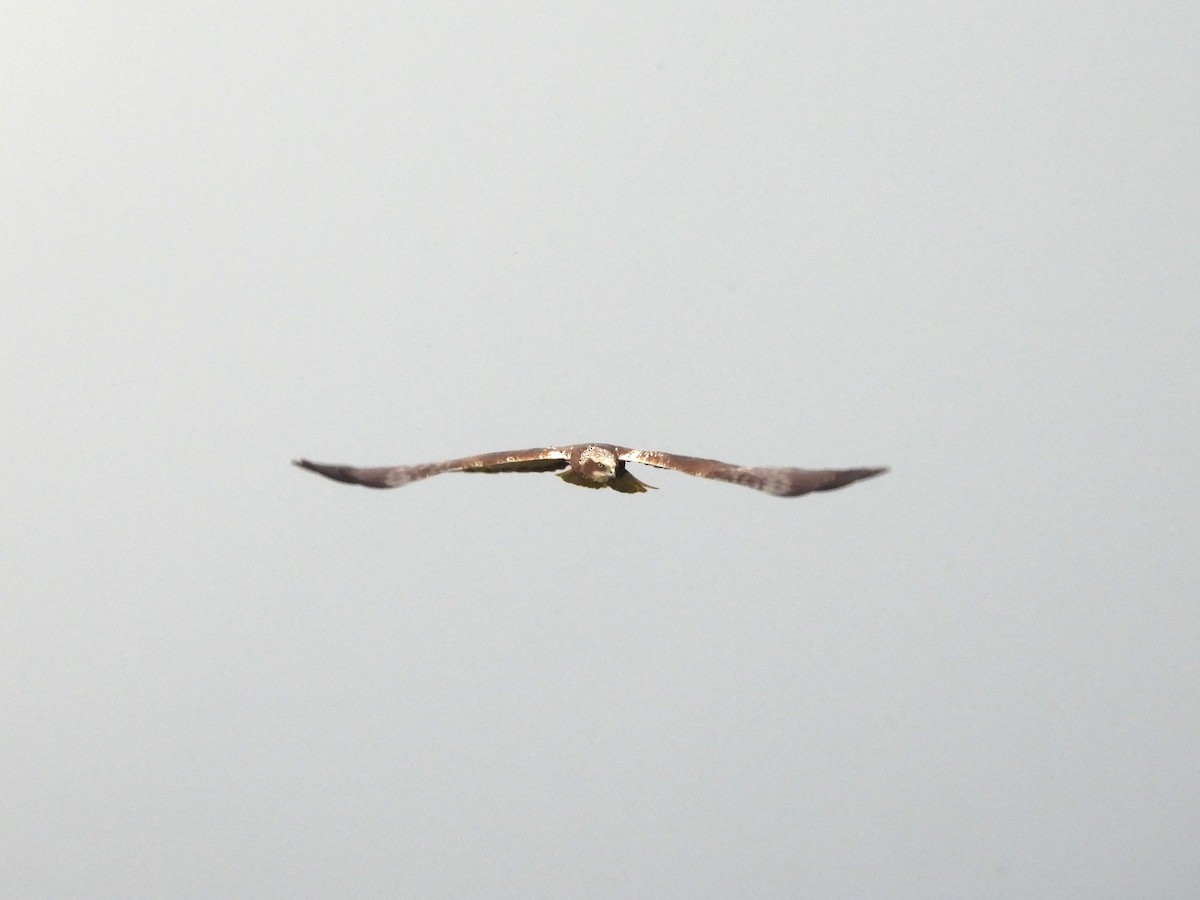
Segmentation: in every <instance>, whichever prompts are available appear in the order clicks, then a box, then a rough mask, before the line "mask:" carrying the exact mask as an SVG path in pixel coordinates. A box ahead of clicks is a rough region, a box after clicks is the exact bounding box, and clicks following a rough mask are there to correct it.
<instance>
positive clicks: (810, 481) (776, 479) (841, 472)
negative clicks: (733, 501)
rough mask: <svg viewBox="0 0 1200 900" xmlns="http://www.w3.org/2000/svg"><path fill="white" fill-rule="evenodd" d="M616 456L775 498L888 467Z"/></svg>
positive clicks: (640, 453) (649, 453) (641, 453)
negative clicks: (787, 465) (743, 463)
mask: <svg viewBox="0 0 1200 900" xmlns="http://www.w3.org/2000/svg"><path fill="white" fill-rule="evenodd" d="M617 456H618V457H619V458H620V459H623V460H625V461H626V462H639V463H644V464H645V465H647V466H655V467H657V468H659V469H674V470H675V471H676V472H685V473H687V474H688V475H696V476H698V477H700V478H711V479H713V480H714V481H727V482H729V483H730V484H740V485H742V486H743V487H748V488H754V489H755V490H757V491H766V492H767V493H768V494H774V495H775V496H776V497H799V496H800V495H801V494H810V493H812V492H813V491H832V490H834V489H835V488H840V487H845V486H846V485H848V484H853V483H854V482H856V481H861V480H862V479H864V478H870V477H871V476H872V475H881V474H883V473H884V472H886V471H887V468H875V469H792V468H747V467H746V466H735V465H733V464H731V463H726V462H721V461H719V460H716V459H700V458H699V457H696V456H681V455H680V454H678V453H661V452H659V451H657V450H630V449H628V448H625V447H618V448H617Z"/></svg>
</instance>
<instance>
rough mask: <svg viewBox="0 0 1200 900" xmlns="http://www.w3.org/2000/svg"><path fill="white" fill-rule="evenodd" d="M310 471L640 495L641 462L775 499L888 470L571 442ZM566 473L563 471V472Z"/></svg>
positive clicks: (379, 479) (380, 482) (350, 478)
mask: <svg viewBox="0 0 1200 900" xmlns="http://www.w3.org/2000/svg"><path fill="white" fill-rule="evenodd" d="M293 462H294V463H295V465H297V466H300V467H301V468H302V469H308V470H309V471H310V472H316V473H317V474H319V475H324V476H325V477H326V478H332V479H333V480H334V481H344V482H346V483H347V484H361V485H363V486H364V487H372V488H395V487H403V486H404V485H406V484H410V483H411V482H414V481H420V480H421V479H422V478H429V477H430V476H433V475H441V474H442V473H443V472H555V471H558V477H559V478H561V479H562V480H563V481H565V482H567V483H568V484H577V485H579V486H580V487H586V488H612V489H613V490H614V491H620V492H621V493H622V494H641V493H644V492H645V491H646V490H647V489H648V488H650V487H651V485H648V484H644V483H643V482H641V481H639V480H638V479H637V478H635V477H634V476H633V473H632V472H630V471H629V470H628V469H626V468H625V463H627V462H637V463H643V464H645V465H647V466H654V467H656V468H659V469H674V470H675V471H677V472H685V473H687V474H688V475H697V476H699V477H700V478H711V479H713V480H715V481H727V482H729V483H730V484H740V485H742V486H743V487H749V488H754V489H755V490H758V491H766V492H767V493H768V494H774V495H775V496H776V497H799V496H800V495H801V494H808V493H811V492H813V491H832V490H833V489H834V488H840V487H845V486H846V485H848V484H853V483H854V482H855V481H861V480H862V479H864V478H870V477H871V476H873V475H881V474H882V473H884V472H886V471H887V469H886V468H874V469H788V468H777V469H764V468H747V467H745V466H735V465H732V464H730V463H723V462H718V461H717V460H715V459H699V458H697V457H695V456H680V455H679V454H677V453H660V452H658V451H656V450H631V449H629V448H628V447H616V446H614V445H612V444H571V445H569V446H566V447H535V448H533V449H531V450H507V451H501V452H499V453H481V454H479V455H478V456H464V457H463V458H462V459H448V460H445V461H444V462H435V463H425V464H424V465H417V466H385V467H382V468H376V469H360V468H356V467H354V466H336V465H328V464H326V463H315V462H309V461H308V460H307V459H297V460H293ZM559 470H565V471H559Z"/></svg>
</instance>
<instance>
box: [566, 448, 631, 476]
mask: <svg viewBox="0 0 1200 900" xmlns="http://www.w3.org/2000/svg"><path fill="white" fill-rule="evenodd" d="M619 465H620V463H619V461H618V460H617V455H616V454H615V453H614V452H613V451H612V450H610V449H609V448H607V447H599V446H596V445H595V444H589V445H588V446H586V447H584V448H583V450H582V451H581V452H580V454H579V462H578V464H577V466H576V468H577V471H578V472H579V474H580V475H582V476H583V477H584V478H586V479H588V480H589V481H595V482H600V483H603V482H608V481H612V480H613V479H614V478H616V477H617V468H618V466H619Z"/></svg>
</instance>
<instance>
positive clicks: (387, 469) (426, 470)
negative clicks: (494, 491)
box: [292, 447, 568, 488]
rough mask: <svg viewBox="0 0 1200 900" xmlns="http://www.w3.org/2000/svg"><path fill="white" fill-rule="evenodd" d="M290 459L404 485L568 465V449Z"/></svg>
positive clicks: (379, 484)
mask: <svg viewBox="0 0 1200 900" xmlns="http://www.w3.org/2000/svg"><path fill="white" fill-rule="evenodd" d="M292 462H293V463H294V464H295V465H297V466H299V467H300V468H302V469H308V470H309V471H310V472H316V473H317V474H318V475H324V476H325V477H326V478H332V479H333V480H334V481H342V482H345V483H346V484H361V485H362V486H363V487H371V488H395V487H403V486H404V485H406V484H411V483H412V482H414V481H420V480H421V479H423V478H430V477H432V476H434V475H441V474H442V473H443V472H553V471H555V470H557V469H565V468H566V467H567V465H568V462H567V452H566V451H565V450H561V449H559V448H558V447H535V448H533V449H530V450H502V451H500V452H498V453H480V454H479V455H477V456H464V457H462V458H461V459H447V460H444V461H443V462H435V463H423V464H420V465H415V466H381V467H378V468H360V467H357V466H341V465H332V464H330V463H317V462H312V461H310V460H307V459H296V460H292Z"/></svg>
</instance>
